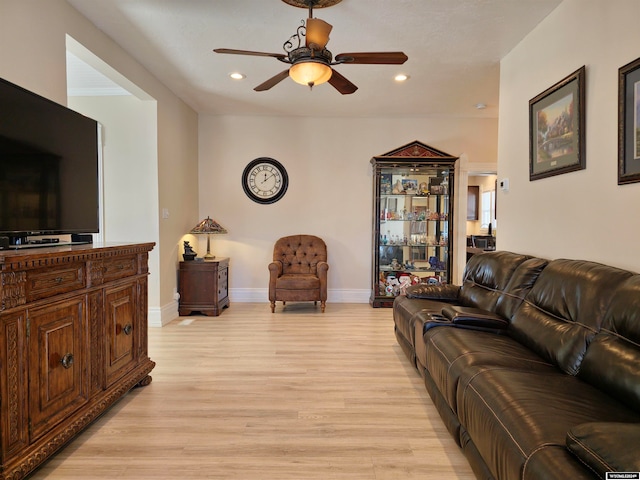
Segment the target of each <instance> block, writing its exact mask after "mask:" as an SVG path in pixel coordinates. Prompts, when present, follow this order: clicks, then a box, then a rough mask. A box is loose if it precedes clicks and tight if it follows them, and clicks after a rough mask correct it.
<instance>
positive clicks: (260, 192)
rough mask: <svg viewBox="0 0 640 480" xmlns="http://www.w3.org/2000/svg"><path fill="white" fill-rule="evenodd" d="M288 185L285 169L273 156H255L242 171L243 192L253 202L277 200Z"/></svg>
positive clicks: (272, 201)
mask: <svg viewBox="0 0 640 480" xmlns="http://www.w3.org/2000/svg"><path fill="white" fill-rule="evenodd" d="M288 186H289V177H288V175H287V171H286V170H285V169H284V167H283V166H282V164H281V163H280V162H278V161H277V160H274V159H273V158H268V157H261V158H256V159H255V160H253V161H251V162H249V164H248V165H247V166H246V167H245V169H244V172H243V173H242V188H243V189H244V193H246V194H247V196H248V197H249V198H250V199H251V200H253V201H254V202H258V203H265V204H266V203H274V202H277V201H278V200H280V199H281V198H282V197H283V196H284V194H285V193H286V191H287V187H288Z"/></svg>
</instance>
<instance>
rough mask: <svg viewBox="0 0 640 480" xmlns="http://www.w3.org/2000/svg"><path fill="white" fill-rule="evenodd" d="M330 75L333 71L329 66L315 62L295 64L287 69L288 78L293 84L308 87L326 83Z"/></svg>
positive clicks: (308, 61) (307, 61)
mask: <svg viewBox="0 0 640 480" xmlns="http://www.w3.org/2000/svg"><path fill="white" fill-rule="evenodd" d="M331 75H333V70H331V67H330V66H329V65H327V64H325V63H323V62H319V61H315V60H306V61H304V62H299V63H296V64H294V65H292V66H291V68H290V69H289V76H290V77H291V78H292V79H293V81H294V82H296V83H299V84H300V85H308V86H310V87H313V86H314V85H320V84H321V83H325V82H327V81H328V80H329V79H330V78H331Z"/></svg>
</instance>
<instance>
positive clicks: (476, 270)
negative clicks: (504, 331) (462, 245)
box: [459, 252, 530, 312]
mask: <svg viewBox="0 0 640 480" xmlns="http://www.w3.org/2000/svg"><path fill="white" fill-rule="evenodd" d="M528 258H530V257H528V256H527V255H522V254H518V253H511V252H486V253H481V254H479V255H474V256H473V257H471V258H470V259H469V261H468V262H467V266H466V267H465V270H464V275H463V279H462V287H461V289H460V294H459V299H460V302H461V303H462V305H465V306H469V307H476V308H482V309H483V310H489V311H491V312H494V311H495V307H496V303H497V302H498V299H499V298H500V295H502V293H503V291H504V290H505V288H506V287H507V284H508V283H509V280H510V279H511V276H512V275H513V273H514V271H515V270H516V269H517V268H518V266H519V265H520V264H521V263H522V262H524V261H525V260H527V259H528Z"/></svg>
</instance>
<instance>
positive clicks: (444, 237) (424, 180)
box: [370, 142, 458, 307]
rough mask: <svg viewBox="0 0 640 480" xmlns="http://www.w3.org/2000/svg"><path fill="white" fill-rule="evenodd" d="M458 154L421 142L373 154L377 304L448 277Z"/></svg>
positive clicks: (388, 304) (374, 288) (373, 292)
mask: <svg viewBox="0 0 640 480" xmlns="http://www.w3.org/2000/svg"><path fill="white" fill-rule="evenodd" d="M457 159H458V157H454V156H452V155H449V154H447V153H444V152H441V151H439V150H436V149H434V148H433V147H430V146H428V145H425V144H423V143H420V142H413V143H411V144H409V145H405V146H403V147H400V148H399V149H396V150H394V151H392V152H389V153H386V154H384V155H381V156H377V157H373V158H372V159H371V164H372V165H373V178H374V180H373V199H374V200H373V239H372V240H373V241H372V245H373V249H372V251H373V262H372V265H373V273H372V288H371V298H370V303H371V305H372V306H373V307H391V306H392V305H393V300H394V298H395V297H396V296H397V295H401V294H403V293H404V291H405V289H406V288H407V287H408V286H409V285H413V284H417V283H431V284H443V283H448V282H449V277H450V273H451V265H452V264H453V258H452V256H453V248H452V247H453V225H454V223H453V194H454V192H453V187H454V167H455V162H456V160H457Z"/></svg>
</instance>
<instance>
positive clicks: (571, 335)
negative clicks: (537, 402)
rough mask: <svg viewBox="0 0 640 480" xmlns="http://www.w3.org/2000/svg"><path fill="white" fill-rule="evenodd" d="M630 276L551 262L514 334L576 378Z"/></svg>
mask: <svg viewBox="0 0 640 480" xmlns="http://www.w3.org/2000/svg"><path fill="white" fill-rule="evenodd" d="M631 275H632V274H631V273H630V272H628V271H626V270H620V269H617V268H614V267H608V266H606V265H601V264H599V263H595V262H588V261H583V260H566V259H559V260H552V261H551V262H549V264H548V265H547V266H546V267H545V268H544V270H542V273H540V276H539V277H538V279H537V280H536V282H535V284H534V285H533V287H532V288H531V291H530V292H529V294H528V295H527V297H526V299H525V301H524V302H523V303H522V305H521V306H520V308H518V309H517V310H516V311H515V313H514V314H513V316H512V318H511V324H510V326H509V334H510V335H511V336H512V337H514V338H515V339H516V340H518V341H519V342H520V343H522V344H524V345H526V346H527V347H529V348H530V349H531V350H533V351H535V352H536V353H537V354H538V355H540V356H541V357H543V358H545V359H546V360H548V361H550V362H552V363H554V364H555V365H557V366H558V367H559V368H560V369H561V370H563V371H564V372H565V373H568V374H570V375H575V374H577V373H578V370H579V368H580V363H581V362H582V359H583V357H584V353H585V351H586V349H587V346H588V345H589V343H590V341H591V340H592V339H593V337H594V336H595V335H596V333H597V332H598V331H599V330H600V327H601V326H602V321H603V318H604V314H605V312H606V310H607V307H608V306H609V302H610V300H611V297H612V295H613V293H614V291H615V290H616V288H618V287H619V286H620V285H621V284H622V283H623V282H624V281H625V280H626V279H628V278H629V277H631Z"/></svg>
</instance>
